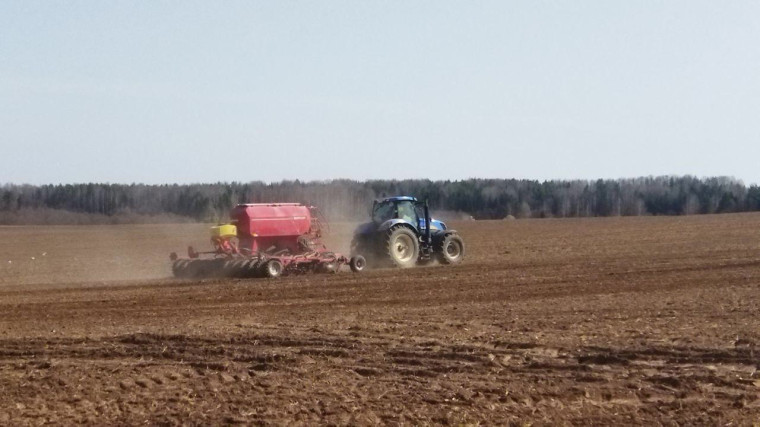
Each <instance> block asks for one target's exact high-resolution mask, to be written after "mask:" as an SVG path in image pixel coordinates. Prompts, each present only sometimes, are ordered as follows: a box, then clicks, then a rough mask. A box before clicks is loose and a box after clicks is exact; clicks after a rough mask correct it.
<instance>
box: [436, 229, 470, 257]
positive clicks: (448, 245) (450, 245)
mask: <svg viewBox="0 0 760 427" xmlns="http://www.w3.org/2000/svg"><path fill="white" fill-rule="evenodd" d="M438 259H439V260H440V261H441V263H443V264H459V263H460V262H462V260H463V259H464V240H462V238H461V237H459V236H458V235H456V234H449V235H448V236H446V237H445V238H444V239H443V242H442V243H441V248H440V251H439V252H438Z"/></svg>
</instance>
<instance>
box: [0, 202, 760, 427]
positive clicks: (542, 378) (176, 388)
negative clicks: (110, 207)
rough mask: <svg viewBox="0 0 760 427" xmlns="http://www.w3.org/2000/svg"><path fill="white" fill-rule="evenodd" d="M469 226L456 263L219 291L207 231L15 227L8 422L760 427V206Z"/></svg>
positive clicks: (5, 390) (5, 346) (1, 294)
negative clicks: (207, 271) (203, 268)
mask: <svg viewBox="0 0 760 427" xmlns="http://www.w3.org/2000/svg"><path fill="white" fill-rule="evenodd" d="M453 225H454V226H455V228H458V229H459V230H460V232H461V234H462V236H463V237H464V239H465V242H466V244H467V259H466V261H465V263H464V264H462V265H460V266H456V267H448V266H438V267H426V268H419V269H413V270H404V271H400V270H377V271H369V272H366V273H363V274H361V275H355V274H353V273H350V272H348V271H346V272H341V273H339V274H336V275H310V276H301V277H287V278H281V279H278V280H267V279H228V280H223V279H215V280H206V281H197V280H196V281H182V280H177V279H173V278H170V277H169V275H170V273H169V260H168V253H169V252H170V251H173V250H179V251H181V250H182V249H183V248H184V247H186V246H187V244H194V245H195V246H196V247H205V244H206V227H205V226H203V225H172V226H112V227H0V313H2V314H1V315H0V424H2V425H20V424H43V423H46V422H53V423H65V424H71V423H80V422H84V423H91V424H98V425H102V424H114V423H123V424H138V423H145V422H147V423H150V424H180V423H183V424H221V423H238V422H240V423H246V424H278V425H280V424H291V423H293V424H309V425H311V424H315V423H329V424H339V425H340V424H360V425H365V424H393V425H396V424H405V425H419V424H457V425H458V424H478V423H479V424H486V425H505V424H510V423H512V424H519V425H523V424H525V423H533V424H545V423H550V424H571V425H588V424H608V425H617V424H646V425H651V424H665V425H694V424H710V425H717V424H721V425H723V424H729V423H730V424H733V425H753V424H754V425H758V423H760V371H758V368H760V215H757V214H741V215H716V216H694V217H679V218H661V217H649V218H622V219H621V218H610V219H579V220H518V221H484V222H474V221H473V222H462V223H454V224H453ZM350 229H351V227H350V225H348V224H346V225H334V226H333V234H332V235H331V239H332V242H331V245H332V246H333V247H336V248H338V249H342V250H345V249H346V246H347V243H348V241H349V240H350V234H349V233H350Z"/></svg>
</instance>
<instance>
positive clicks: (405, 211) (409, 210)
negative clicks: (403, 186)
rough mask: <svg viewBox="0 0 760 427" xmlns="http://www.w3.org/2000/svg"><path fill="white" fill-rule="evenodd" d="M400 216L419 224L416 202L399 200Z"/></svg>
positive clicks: (415, 224)
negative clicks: (415, 209)
mask: <svg viewBox="0 0 760 427" xmlns="http://www.w3.org/2000/svg"><path fill="white" fill-rule="evenodd" d="M398 218H399V219H403V220H404V221H409V222H410V223H412V224H414V226H415V227H416V226H417V213H416V212H415V211H414V203H412V202H410V201H407V200H404V201H401V202H398Z"/></svg>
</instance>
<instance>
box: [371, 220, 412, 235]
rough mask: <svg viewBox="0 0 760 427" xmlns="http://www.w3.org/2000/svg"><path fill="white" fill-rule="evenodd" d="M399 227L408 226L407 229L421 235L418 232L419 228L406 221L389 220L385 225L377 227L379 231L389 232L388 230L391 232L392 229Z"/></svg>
mask: <svg viewBox="0 0 760 427" xmlns="http://www.w3.org/2000/svg"><path fill="white" fill-rule="evenodd" d="M397 225H404V226H407V227H409V228H411V229H412V231H414V234H419V233H418V232H417V227H415V226H414V224H412V223H411V222H409V221H406V220H404V219H399V218H396V219H389V220H388V221H385V222H384V223H382V224H380V226H379V227H377V231H388V230H390V229H391V228H393V227H395V226H397Z"/></svg>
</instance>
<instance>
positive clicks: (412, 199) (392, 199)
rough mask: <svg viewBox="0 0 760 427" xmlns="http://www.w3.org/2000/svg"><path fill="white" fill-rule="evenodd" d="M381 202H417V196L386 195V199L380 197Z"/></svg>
mask: <svg viewBox="0 0 760 427" xmlns="http://www.w3.org/2000/svg"><path fill="white" fill-rule="evenodd" d="M380 201H381V202H402V201H407V202H416V201H417V198H415V197H411V196H395V197H386V198H384V199H380Z"/></svg>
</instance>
